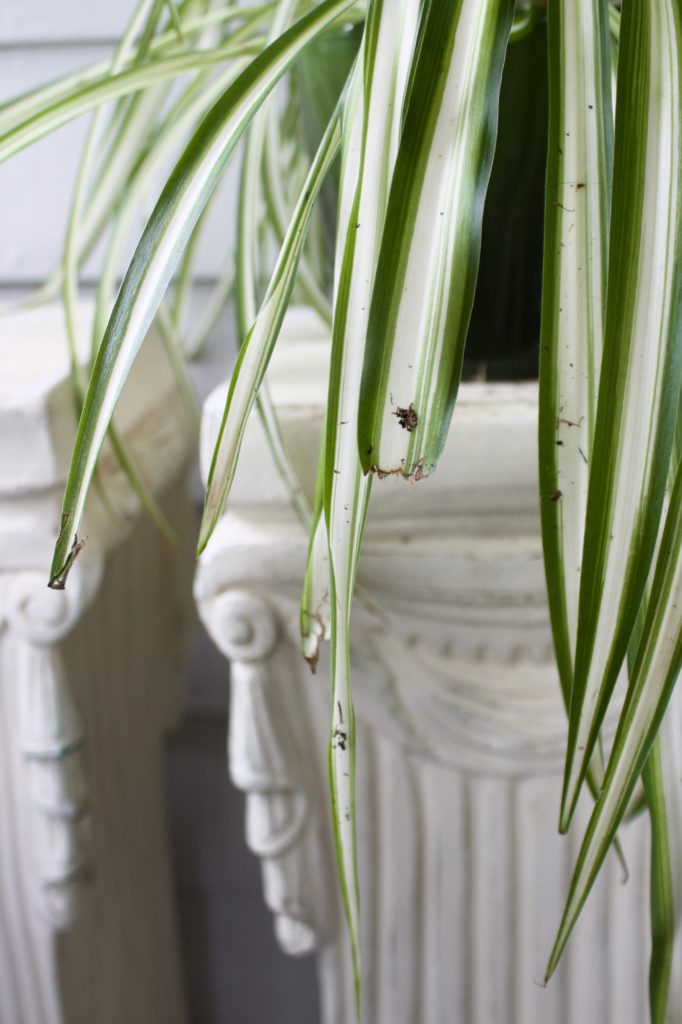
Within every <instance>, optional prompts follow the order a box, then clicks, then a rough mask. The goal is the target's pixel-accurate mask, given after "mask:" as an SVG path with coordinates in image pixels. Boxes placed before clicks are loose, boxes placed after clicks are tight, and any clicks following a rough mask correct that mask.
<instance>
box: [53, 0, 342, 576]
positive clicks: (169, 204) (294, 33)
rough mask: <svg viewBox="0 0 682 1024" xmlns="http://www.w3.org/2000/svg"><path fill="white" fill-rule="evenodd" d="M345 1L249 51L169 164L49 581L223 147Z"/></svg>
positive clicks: (113, 327) (101, 371) (104, 361)
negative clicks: (172, 166) (236, 74)
mask: <svg viewBox="0 0 682 1024" xmlns="http://www.w3.org/2000/svg"><path fill="white" fill-rule="evenodd" d="M351 3H352V0H325V2H323V3H321V4H319V5H318V6H317V7H315V9H314V10H313V11H311V12H310V13H309V14H308V15H306V16H305V17H303V18H302V19H301V20H300V21H298V22H297V23H296V24H295V25H294V26H292V28H291V29H289V30H288V31H287V32H285V33H284V34H283V35H282V36H280V37H279V38H278V39H277V40H276V41H275V42H274V43H272V44H271V45H270V46H269V47H267V49H265V50H264V51H263V53H261V54H260V55H259V56H258V57H256V58H255V59H254V60H253V61H252V62H251V64H250V65H249V67H248V68H247V69H246V70H245V71H244V72H243V73H242V74H241V75H240V76H239V78H238V79H237V80H236V81H235V82H234V83H233V84H232V85H231V86H230V87H229V88H228V89H227V90H226V92H225V93H224V94H223V95H222V96H221V97H220V98H219V99H218V100H217V102H216V103H215V105H214V106H213V107H212V109H211V110H210V111H209V113H208V114H207V116H206V117H205V119H204V120H203V122H202V123H201V125H200V126H199V128H198V129H197V131H196V132H195V134H194V136H193V137H192V139H191V140H190V142H189V143H188V145H187V147H186V149H185V150H184V152H183V154H182V155H181V157H180V159H179V161H178V163H177V164H176V167H175V169H174V171H173V173H172V174H171V176H170V178H169V180H168V182H167V184H166V186H165V188H164V190H163V192H162V194H161V197H160V198H159V201H158V203H157V205H156V207H155V208H154V211H153V213H152V215H151V217H150V219H149V222H148V223H147V226H146V228H145V230H144V233H143V235H142V238H141V239H140V242H139V244H138V247H137V249H136V251H135V254H134V256H133V259H132V262H131V264H130V267H129V268H128V272H127V273H126V276H125V278H124V281H123V284H122V286H121V290H120V292H119V295H118V298H117V300H116V304H115V306H114V309H113V312H112V314H111V317H110V320H109V324H108V326H107V330H106V333H105V336H104V339H103V341H102V345H101V347H100V350H99V354H98V357H97V362H96V364H95V368H94V375H93V379H92V382H91V385H90V387H89V389H88V393H87V396H86V399H85V405H84V408H83V414H82V416H81V420H80V424H79V428H78V435H77V439H76V448H75V452H74V457H73V460H72V465H71V469H70V472H69V477H68V480H67V487H66V494H65V499H64V510H63V515H62V525H61V531H60V534H59V538H58V540H57V546H56V549H55V555H54V559H53V565H52V571H51V585H52V586H63V585H64V577H65V569H66V568H67V559H68V556H69V551H70V549H71V547H72V544H74V543H76V541H75V537H76V533H77V531H78V526H79V523H80V520H81V517H82V514H83V508H84V505H85V499H86V496H87V491H88V486H89V484H90V480H91V478H92V474H93V471H94V467H95V462H96V459H97V455H98V453H99V449H100V446H101V444H102V441H103V439H104V436H105V434H106V430H107V427H108V425H109V421H110V419H111V416H112V413H113V409H114V406H115V404H116V401H117V399H118V396H119V394H120V391H121V388H122V387H123V384H124V382H125V379H126V377H127V375H128V372H129V370H130V367H131V365H132V363H133V360H134V359H135V356H136V355H137V352H138V350H139V347H140V345H141V344H142V342H143V340H144V337H145V335H146V332H147V330H148V328H149V325H150V323H151V321H152V318H153V316H154V313H155V312H156V309H157V308H158V305H159V303H160V302H161V299H162V298H163V294H164V292H165V290H166V287H167V286H168V283H169V281H170V278H171V276H172V274H173V271H174V269H175V267H176V266H177V263H178V260H179V259H180V255H181V253H182V249H183V247H184V245H185V244H186V243H187V240H188V238H189V237H190V235H191V233H192V230H193V228H194V226H195V225H196V222H197V220H198V218H199V216H200V214H201V211H202V209H203V207H204V206H205V204H206V202H207V201H208V199H209V197H210V195H211V193H212V191H213V189H214V188H215V186H216V184H217V182H218V180H219V178H220V175H221V173H222V170H223V168H224V167H225V164H226V162H227V159H228V157H229V155H230V153H231V152H232V150H233V149H234V146H235V145H236V143H237V141H238V139H239V138H240V136H241V134H242V133H243V131H244V129H245V128H246V126H247V125H248V123H249V121H250V120H251V118H252V117H253V115H254V113H255V112H256V110H257V109H258V108H259V106H260V104H261V103H262V102H263V100H264V98H265V97H266V96H267V95H268V93H269V92H270V90H271V89H272V88H273V86H274V85H275V83H276V82H277V81H278V80H279V78H280V77H281V76H282V74H284V72H285V71H286V69H287V68H288V66H289V65H290V64H291V61H292V60H293V59H294V58H295V57H296V54H297V53H298V52H300V50H301V48H302V47H303V46H305V45H306V43H307V42H309V41H310V40H311V39H313V38H314V37H315V35H316V34H317V33H318V32H320V31H321V30H322V29H324V27H325V26H326V25H328V24H329V23H330V22H331V21H333V20H334V19H335V18H336V17H338V15H339V14H341V13H342V12H343V11H344V10H345V9H346V8H347V7H349V6H350V5H351Z"/></svg>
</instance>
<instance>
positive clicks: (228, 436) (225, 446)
mask: <svg viewBox="0 0 682 1024" xmlns="http://www.w3.org/2000/svg"><path fill="white" fill-rule="evenodd" d="M340 142H341V125H340V113H337V114H336V115H335V116H334V117H333V118H332V121H331V122H330V124H329V127H328V129H327V131H326V132H325V135H324V137H323V139H322V142H321V143H320V148H319V150H318V152H317V155H316V157H315V160H314V161H313V164H312V166H311V168H310V173H309V175H308V178H307V179H306V182H305V184H304V187H303V191H302V192H301V195H300V198H299V201H298V204H297V206H296V209H295V211H294V214H293V217H292V219H291V222H290V223H289V227H288V229H287V233H286V236H285V238H284V242H283V244H282V249H281V251H280V254H279V258H278V260H277V264H276V266H275V269H274V271H273V274H272V277H271V279H270V284H269V285H268V289H267V292H266V294H265V298H264V300H263V304H262V306H261V308H260V310H259V312H258V315H257V317H256V319H255V321H254V323H253V325H252V327H251V329H250V330H249V332H248V334H247V336H246V338H245V339H244V342H243V343H242V346H241V349H240V352H239V358H238V360H237V365H236V366H235V369H234V372H233V374H232V377H231V380H230V387H229V390H228V395H227V401H226V404H225V412H224V414H223V419H222V422H221V425H220V430H219V432H218V439H217V441H216V446H215V449H214V452H213V459H212V461H211V469H210V472H209V475H208V483H207V490H206V502H205V506H204V515H203V519H202V523H201V529H200V532H199V547H198V550H199V552H201V551H203V549H204V548H205V546H206V544H207V543H208V540H209V537H210V536H211V534H212V532H213V530H214V529H215V526H216V524H217V522H218V520H219V519H220V516H221V515H222V512H223V509H224V508H225V503H226V501H227V498H228V494H229V491H230V487H231V486H232V481H233V479H234V473H235V469H236V466H237V460H238V458H239V452H240V450H241V443H242V438H243V436H244V430H245V429H246V424H247V422H248V418H249V415H250V413H251V410H252V408H253V404H254V402H255V400H256V396H257V394H258V391H259V389H260V386H261V383H262V381H263V378H264V376H265V371H266V369H267V367H268V363H269V362H270V356H271V355H272V352H273V349H274V347H275V344H276V342H277V338H278V337H279V332H280V328H281V326H282V322H283V320H284V315H285V313H286V311H287V308H288V305H289V299H290V297H291V292H292V288H293V285H294V280H295V277H296V270H297V267H298V261H299V259H300V255H301V250H302V248H303V245H304V244H305V238H306V232H307V228H308V224H309V222H310V216H311V213H312V211H313V207H314V205H315V200H316V199H317V196H318V193H319V190H320V188H321V186H322V183H323V181H324V179H325V177H326V174H327V172H328V170H329V168H330V166H331V164H332V162H333V161H334V159H335V157H336V155H337V153H338V149H339V145H340Z"/></svg>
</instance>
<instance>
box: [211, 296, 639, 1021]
mask: <svg viewBox="0 0 682 1024" xmlns="http://www.w3.org/2000/svg"><path fill="white" fill-rule="evenodd" d="M328 354H329V348H328V343H327V341H326V340H325V337H324V329H323V328H322V326H321V325H320V324H319V323H318V322H316V321H315V319H314V318H313V317H312V315H311V314H308V313H306V312H302V311H296V312H295V313H294V314H293V315H292V316H290V318H289V320H288V322H287V325H286V328H285V337H284V338H283V339H282V340H281V341H280V346H279V351H278V354H277V355H276V357H275V360H274V363H273V366H272V370H271V373H270V383H271V388H272V393H273V396H274V399H275V402H276V404H277V406H278V410H279V414H280V418H281V422H282V429H283V432H284V438H285V442H286V443H287V446H288V448H289V451H290V455H291V457H292V459H293V460H294V462H295V464H296V466H297V468H298V469H299V471H300V474H301V477H302V479H303V482H304V486H305V487H306V489H307V490H308V492H309V493H310V492H312V487H313V481H314V472H315V467H316V463H317V453H318V445H319V434H320V430H321V427H322V421H323V407H322V404H321V399H322V396H323V395H324V394H325V364H326V361H327V359H328ZM224 397H225V387H222V388H220V389H218V390H217V391H216V392H215V393H214V394H213V395H212V396H211V397H210V398H209V399H208V401H207V403H206V405H205V408H204V422H203V435H202V461H203V466H204V472H205V470H206V467H207V465H208V459H209V456H210V449H211V442H212V439H213V438H214V437H215V435H216V431H217V427H218V423H219V417H220V413H221V410H222V404H223V402H224ZM536 429H537V394H536V387H535V385H531V384H520V385H497V386H489V385H481V384H470V385H464V386H463V387H462V389H461V392H460V397H459V400H458V406H457V411H456V413H455V418H454V424H453V429H452V431H451V437H450V441H449V442H448V446H447V448H446V452H445V456H444V458H443V461H442V464H441V467H440V468H439V471H438V473H437V474H435V475H434V477H432V478H429V479H428V480H426V481H423V482H421V483H419V484H417V485H408V484H405V483H404V482H403V481H396V480H393V479H390V478H389V479H386V480H384V481H377V483H376V485H375V488H374V493H373V503H372V510H371V514H370V517H369V521H368V529H367V535H366V542H365V548H364V553H363V559H362V561H361V566H360V572H359V578H358V589H359V593H360V594H361V597H360V598H359V599H358V600H357V601H356V609H355V610H356V614H355V621H354V630H353V651H352V666H353V676H354V690H355V695H356V706H357V714H358V722H359V728H358V733H359V740H358V767H357V778H358V813H359V858H360V875H361V884H362V899H363V919H362V932H363V946H364V970H365V999H366V1008H365V1019H366V1020H367V1021H369V1022H371V1024H389V1022H390V1024H414V1022H415V1021H419V1024H540V1022H542V1024H545V1022H547V1021H557V1022H558V1021H561V1022H562V1024H616V1022H618V1024H625V1022H626V1024H641V1022H642V1021H643V1020H645V1019H646V977H647V957H648V947H649V940H648V933H647V927H646V925H645V923H644V922H645V921H646V913H645V909H646V902H647V899H648V880H647V876H648V863H647V857H648V834H647V830H646V827H645V821H644V820H643V819H639V820H638V821H637V822H635V823H634V824H632V825H629V826H628V827H627V828H625V829H624V830H623V836H622V839H623V844H624V847H625V850H626V855H627V858H628V862H629V864H630V868H631V875H630V880H629V882H628V884H627V885H622V877H621V869H620V867H619V865H618V864H617V863H616V861H615V857H614V858H612V859H611V860H610V861H609V863H608V864H607V865H606V868H605V871H604V873H603V876H602V878H601V880H600V881H599V883H598V884H597V886H596V888H595V890H594V893H593V895H592V897H591V900H590V904H589V906H588V907H587V909H586V911H585V914H584V917H583V919H582V920H581V922H580V923H579V925H578V928H577V929H576V933H575V936H574V938H573V940H572V941H571V944H570V947H569V949H568V951H567V955H566V958H565V960H564V962H563V964H562V966H561V967H560V969H559V971H558V972H557V975H556V977H555V979H554V980H553V981H552V983H551V984H550V985H549V987H547V988H543V987H542V985H541V979H542V976H543V973H544V966H545V962H546V958H547V955H548V952H549V949H550V946H551V942H552V938H553V934H554V930H555V929H556V927H557V925H558V922H559V918H560V913H561V907H562V900H563V897H564V895H565V892H566V887H567V885H568V880H569V874H570V869H571V865H572V863H573V861H574V858H575V856H576V854H577V847H578V842H579V838H580V833H579V830H580V826H581V825H582V824H584V822H585V814H586V811H587V810H588V807H586V806H583V807H582V808H581V816H580V818H579V821H578V822H577V827H576V830H575V831H574V832H572V834H571V835H570V836H569V837H568V839H565V838H561V837H559V836H558V834H557V833H556V820H557V814H558V805H559V804H558V801H559V793H560V782H561V776H560V769H561V759H562V754H563V747H564V743H565V734H566V723H565V715H564V711H563V707H562V702H561V697H560V691H559V684H558V678H557V672H556V668H555V665H554V661H553V657H552V651H551V642H550V632H549V624H548V615H547V610H546V605H545V587H544V576H543V569H542V558H541V544H540V537H539V524H538V515H537V498H536V495H537V480H536V469H535V447H536V436H535V435H536ZM306 543H307V541H306V538H305V536H304V534H303V531H302V529H301V527H300V526H299V525H298V523H297V522H296V521H295V519H294V517H293V515H292V514H291V512H290V511H289V509H288V507H287V504H286V496H285V492H284V488H283V486H282V484H281V482H280V481H279V480H278V478H277V475H276V471H275V469H274V466H273V463H272V460H271V458H270V456H269V453H268V451H267V447H266V444H265V441H264V438H263V435H262V432H261V430H260V427H259V425H258V423H257V421H255V420H254V421H253V422H252V423H251V424H250V426H249V429H248V431H247V437H246V440H245V447H244V450H243V454H242V461H241V467H240V470H239V471H238V477H237V479H236V482H235V487H234V492H233V499H232V504H231V507H230V510H229V511H228V513H227V514H226V515H225V516H224V518H223V519H222V521H221V522H220V524H219V526H218V529H217V531H216V534H215V536H214V538H213V539H212V541H211V543H210V544H209V546H208V548H207V550H206V552H205V555H204V557H203V558H202V560H201V563H200V566H199V570H198V573H197V576H196V581H195V594H196V598H197V601H198V606H199V610H200V614H201V616H202V618H203V620H204V622H205V623H206V625H207V628H208V629H209V632H210V633H211V635H212V637H213V639H214V640H215V642H216V644H217V645H218V647H219V648H220V649H221V650H222V651H223V653H224V654H225V655H226V657H228V658H229V659H230V660H231V664H232V672H233V674H234V676H235V678H236V685H235V687H234V689H233V697H232V701H233V703H232V711H231V726H230V740H229V751H230V771H231V775H232V778H233V780H234V782H235V783H236V784H237V785H238V786H239V787H240V788H241V789H243V791H244V792H245V794H246V800H247V838H248V840H249V842H250V844H251V847H252V849H253V850H254V852H255V853H256V854H257V855H258V856H259V857H260V858H261V860H262V863H263V871H264V884H265V889H266V898H267V899H268V902H269V904H270V906H271V909H272V910H273V913H274V914H275V919H276V931H277V935H278V937H279V939H280V942H281V943H282V945H283V946H284V948H285V949H286V950H288V951H289V952H292V953H296V952H298V951H300V949H308V948H310V947H311V946H312V945H313V944H314V945H315V948H316V950H317V954H318V964H319V972H320V984H321V999H322V1010H321V1013H322V1020H323V1021H324V1024H351V1022H352V1021H353V1019H354V1017H353V1008H352V983H351V970H350V964H349V958H348V949H347V943H346V938H345V933H344V926H343V922H342V915H341V913H340V907H339V899H338V893H337V888H336V882H335V876H334V858H333V852H332V844H331V836H330V822H329V809H328V796H327V785H326V739H327V730H328V723H329V716H330V709H329V707H328V706H327V705H328V693H329V680H328V673H327V671H326V667H325V666H324V664H323V663H324V660H325V659H324V656H323V657H322V658H321V659H320V661H321V664H320V668H319V670H318V675H317V676H311V675H310V673H309V671H308V668H307V666H306V665H305V663H304V662H303V659H302V658H301V656H300V654H299V652H298V638H297V630H298V615H297V605H298V596H299V590H300V584H301V579H302V574H303V567H304V564H305V554H306ZM612 728H613V721H612V720H611V721H610V723H609V725H608V726H607V730H606V731H607V735H608V733H609V732H610V730H611V729H612ZM626 922H627V924H626ZM301 934H303V935H304V937H305V941H304V942H301V941H300V936H301Z"/></svg>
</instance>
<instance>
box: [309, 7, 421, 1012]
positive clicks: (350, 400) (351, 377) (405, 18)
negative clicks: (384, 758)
mask: <svg viewBox="0 0 682 1024" xmlns="http://www.w3.org/2000/svg"><path fill="white" fill-rule="evenodd" d="M419 6H420V5H419V0H400V2H399V3H396V0H371V2H370V5H369V10H368V14H367V23H366V27H365V34H364V37H363V42H362V46H361V50H360V54H359V57H358V65H356V73H354V75H353V80H352V83H351V86H350V93H349V97H348V103H347V106H346V111H345V116H344V128H343V134H344V137H343V161H342V167H341V183H340V198H339V217H338V227H337V249H336V270H335V288H334V317H333V329H332V355H331V369H330V376H329V398H328V404H327V426H326V441H325V455H324V511H325V520H326V525H327V536H328V543H329V591H330V603H331V645H330V663H331V676H332V722H331V737H330V744H329V777H330V785H331V794H332V813H333V821H334V835H335V842H336V855H337V863H338V868H339V876H340V882H341V891H342V895H343V901H344V906H345V911H346V918H347V921H348V928H349V934H350V941H351V952H352V958H353V968H354V976H355V991H356V1003H357V1008H358V1015H359V1014H360V1002H361V953H360V949H361V943H360V919H359V890H358V877H357V863H356V832H355V778H354V776H355V717H354V711H353V702H352V697H351V682H350V639H349V630H350V612H351V601H352V595H353V589H354V586H355V578H356V574H357V566H358V558H359V554H360V545H361V541H362V534H363V529H364V522H365V515H366V512H367V503H368V500H369V490H370V478H368V477H365V476H364V475H363V473H362V470H361V467H360V463H359V459H358V451H357V430H356V424H357V416H358V398H359V386H360V379H361V374H362V363H363V356H364V346H365V336H366V331H367V319H368V311H369V302H370V296H371V291H372V285H373V282H374V275H375V272H376V265H377V257H378V254H379V245H380V239H381V231H382V228H383V223H384V215H385V211H386V205H387V201H388V189H389V185H390V179H391V173H392V170H393V165H394V162H395V155H396V152H397V148H398V140H399V133H400V126H401V116H402V107H403V102H404V94H405V89H406V86H407V77H408V73H409V59H410V56H411V52H412V48H413V45H414V40H415V37H416V28H417V18H418V14H419ZM387 112H390V116H387Z"/></svg>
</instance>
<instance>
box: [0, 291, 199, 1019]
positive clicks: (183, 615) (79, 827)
mask: <svg viewBox="0 0 682 1024" xmlns="http://www.w3.org/2000/svg"><path fill="white" fill-rule="evenodd" d="M89 316H90V310H89V309H88V308H87V307H83V308H81V309H80V310H79V315H78V323H79V328H80V335H81V339H82V341H83V345H84V348H85V346H86V344H87V336H88V333H87V325H88V320H89ZM0 360H1V361H2V365H3V374H2V377H1V378H0V462H1V463H2V466H3V472H2V474H1V475H0V733H1V740H0V818H1V820H2V823H3V827H2V832H1V833H0V1020H1V1021H2V1022H3V1024H5V1022H7V1024H84V1022H86V1021H87V1022H88V1024H90V1022H92V1024H120V1021H121V1020H125V1021H128V1022H130V1024H133V1022H134V1024H155V1022H157V1021H158V1022H161V1021H163V1022H164V1024H165V1022H171V1024H182V1022H183V1021H184V1020H185V1017H184V1007H183V994H182V990H181V983H180V969H179V957H178V950H177V942H176V935H175V922H174V919H173V908H172V900H171V880H170V869H169V863H168V850H167V842H166V825H165V815H164V785H163V777H162V771H161V769H162V757H161V753H162V751H161V746H160V739H161V737H162V735H163V733H164V732H165V731H166V730H167V729H168V728H169V727H170V726H171V724H173V723H174V722H175V721H176V720H177V716H178V714H179V711H180V707H181V700H180V694H179V691H178V685H179V679H178V657H179V654H180V653H181V651H182V645H183V622H184V621H186V619H187V607H186V605H187V598H186V590H185V592H184V593H185V596H184V597H183V582H184V585H185V587H186V585H187V573H188V570H189V565H188V562H187V558H186V557H183V558H179V556H178V554H177V553H173V552H172V550H171V549H170V548H169V547H168V546H167V545H166V543H165V541H163V540H162V539H161V538H160V537H159V536H158V533H157V531H156V530H155V529H154V528H153V527H152V526H151V524H149V523H145V524H142V525H140V523H139V520H140V511H139V507H138V505H137V500H136V499H135V498H134V496H133V495H132V494H131V493H130V491H129V488H128V485H127V483H126V481H125V480H124V478H123V477H122V474H121V472H120V470H119V469H118V467H117V465H116V463H115V460H114V459H113V456H112V453H111V451H106V450H105V451H104V453H103V461H102V463H101V479H102V483H103V486H104V490H105V493H106V494H107V495H108V498H109V501H110V503H111V509H108V508H107V507H106V506H105V504H104V503H103V502H102V500H101V499H99V498H97V496H95V498H94V500H93V501H91V502H90V504H89V506H88V510H87V514H86V522H85V525H84V530H83V535H84V536H86V537H87V542H86V545H85V548H84V549H83V552H82V553H81V556H80V557H79V559H78V562H77V563H76V565H75V567H74V569H73V572H72V575H71V577H70V579H69V583H68V586H67V588H66V590H65V591H63V592H55V591H51V590H48V589H47V586H46V583H47V578H48V573H49V564H50V549H51V548H52V546H53V543H54V540H55V537H56V532H57V528H58V524H59V516H60V507H61V497H62V493H63V487H64V481H65V476H66V470H67V465H68V457H69V449H70V445H71V442H72V438H73V436H74V432H75V412H74V403H73V394H72V390H71V385H70V381H69V375H68V358H67V353H66V343H65V339H64V331H63V323H62V312H61V310H60V309H59V308H58V307H46V308H43V309H40V310H37V311H35V312H33V313H31V314H22V315H21V316H15V317H8V318H5V319H3V321H2V333H1V334H0ZM169 409H170V410H172V412H173V415H172V416H169V415H168V412H169ZM118 426H119V430H120V433H121V436H122V438H123V441H124V444H126V446H127V448H128V450H129V452H130V454H131V457H132V458H133V460H134V462H135V463H136V464H137V466H138V467H139V470H140V472H141V473H142V474H143V475H144V477H145V478H146V479H147V481H148V483H149V485H150V487H151V488H152V490H153V491H154V492H155V493H157V494H162V493H164V492H166V491H167V490H168V488H169V487H171V486H175V484H176V481H177V480H178V477H179V475H180V474H181V472H182V471H183V468H184V466H185V464H186V460H187V457H188V454H189V450H190V446H191V444H192V430H191V427H190V425H189V423H188V421H187V418H186V416H184V415H183V412H182V405H181V403H180V401H179V397H178V391H177V387H176V384H175V381H174V378H173V376H172V374H171V371H170V369H169V367H168V364H167V361H166V358H165V355H164V354H163V351H162V346H161V345H160V343H159V340H158V338H150V340H149V344H148V345H147V347H146V351H145V352H144V354H143V356H142V357H141V359H140V361H139V363H138V365H137V367H136V369H135V371H134V373H133V376H132V377H131V381H130V387H129V388H128V389H126V393H125V397H124V400H123V404H122V406H121V409H120V414H119V419H118ZM167 505H168V511H169V514H170V516H171V518H172V519H174V520H175V522H176V524H177V527H178V529H179V534H180V536H181V537H184V538H187V537H188V536H189V535H190V532H191V525H190V521H189V520H188V511H187V502H186V499H185V498H184V497H183V493H182V491H181V490H178V489H177V486H175V490H174V492H173V494H172V496H171V497H169V499H168V501H167ZM131 531H132V535H131ZM183 576H184V580H183ZM151 951H153V954H152V952H151Z"/></svg>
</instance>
